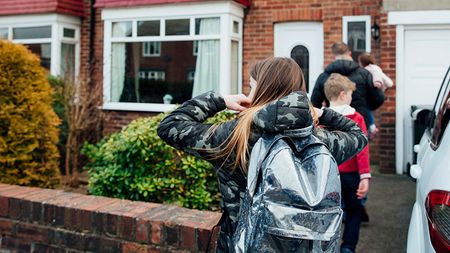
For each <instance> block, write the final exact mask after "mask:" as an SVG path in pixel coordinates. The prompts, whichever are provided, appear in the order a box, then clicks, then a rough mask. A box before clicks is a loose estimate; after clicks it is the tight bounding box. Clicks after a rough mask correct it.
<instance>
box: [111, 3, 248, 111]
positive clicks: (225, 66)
mask: <svg viewBox="0 0 450 253" xmlns="http://www.w3.org/2000/svg"><path fill="white" fill-rule="evenodd" d="M212 17H218V18H220V33H219V34H217V35H195V18H212ZM243 17H244V10H243V6H242V5H239V4H237V3H234V2H231V1H217V2H215V1H214V2H206V3H201V2H200V3H189V4H186V3H184V4H183V3H180V4H170V5H155V6H145V7H134V8H133V7H132V8H126V9H125V8H121V9H104V10H102V20H103V21H104V49H103V50H104V54H103V55H104V65H103V106H102V108H103V109H104V110H126V111H152V112H163V111H170V110H173V109H174V108H175V105H171V104H163V103H126V102H111V87H110V85H111V44H112V43H113V42H147V41H160V42H165V41H186V40H188V41H195V40H219V44H220V50H219V51H220V53H221V55H220V58H219V59H220V69H219V70H220V76H219V82H220V83H219V89H220V90H219V91H218V92H219V93H221V94H224V95H226V94H229V93H230V88H231V85H230V84H231V77H230V73H231V69H230V63H231V40H232V38H233V39H235V40H238V41H239V68H238V70H239V71H238V72H239V87H238V89H239V90H242V19H243ZM187 18H189V19H190V34H189V35H169V36H166V35H165V20H166V19H187ZM146 20H161V22H160V26H161V27H160V36H137V22H138V21H146ZM232 20H237V21H238V22H239V23H240V24H241V27H240V32H239V34H232V25H233V23H232ZM120 21H132V28H133V29H132V30H133V34H132V36H131V37H126V38H113V37H112V36H111V35H112V29H111V28H112V23H113V22H120ZM222 52H228V53H222Z"/></svg>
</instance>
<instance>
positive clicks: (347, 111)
mask: <svg viewBox="0 0 450 253" xmlns="http://www.w3.org/2000/svg"><path fill="white" fill-rule="evenodd" d="M330 109H332V110H333V111H335V112H338V113H340V114H342V115H344V116H347V115H352V114H355V112H356V110H355V108H353V107H351V106H350V105H338V106H330Z"/></svg>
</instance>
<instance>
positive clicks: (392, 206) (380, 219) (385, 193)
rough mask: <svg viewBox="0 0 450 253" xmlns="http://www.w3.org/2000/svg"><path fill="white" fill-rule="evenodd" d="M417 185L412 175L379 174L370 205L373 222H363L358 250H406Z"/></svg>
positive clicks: (371, 252) (373, 252) (373, 182)
mask: <svg viewBox="0 0 450 253" xmlns="http://www.w3.org/2000/svg"><path fill="white" fill-rule="evenodd" d="M415 187H416V184H415V182H413V181H412V179H411V178H410V177H408V176H400V175H389V174H375V175H374V176H373V179H372V180H371V184H370V190H369V200H368V201H367V203H366V208H367V211H368V213H369V216H370V222H369V223H366V224H363V225H362V227H361V232H360V239H359V243H358V247H357V252H358V253H405V252H406V239H407V235H408V226H409V219H410V217H411V210H412V207H413V204H414V201H415V191H416V190H415V189H416V188H415Z"/></svg>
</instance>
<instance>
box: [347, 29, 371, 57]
mask: <svg viewBox="0 0 450 253" xmlns="http://www.w3.org/2000/svg"><path fill="white" fill-rule="evenodd" d="M366 32H367V31H366V22H365V21H355V22H348V23H347V45H348V47H349V48H350V50H351V51H352V57H353V59H354V60H355V61H358V56H359V55H360V54H361V53H362V52H365V51H366V50H367V49H366Z"/></svg>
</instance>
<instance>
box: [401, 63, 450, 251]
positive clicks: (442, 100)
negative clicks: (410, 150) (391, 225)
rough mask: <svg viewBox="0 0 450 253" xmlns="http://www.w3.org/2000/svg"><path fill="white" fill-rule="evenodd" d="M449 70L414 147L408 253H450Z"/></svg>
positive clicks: (411, 171) (411, 170)
mask: <svg viewBox="0 0 450 253" xmlns="http://www.w3.org/2000/svg"><path fill="white" fill-rule="evenodd" d="M449 119H450V68H449V69H448V70H447V74H446V76H445V78H444V81H443V83H442V86H441V89H440V91H439V94H438V96H437V99H436V103H435V105H434V107H433V109H432V110H431V111H430V112H429V117H427V120H426V122H423V123H425V124H427V128H426V130H425V133H424V135H423V137H422V139H421V140H420V143H419V144H417V145H415V146H414V151H415V152H417V164H414V165H412V166H411V169H410V173H411V176H412V177H413V178H415V179H417V186H416V188H417V189H416V202H415V203H414V207H413V211H412V215H411V221H410V223H409V231H408V244H407V252H408V253H416V252H418V253H432V252H438V253H444V252H446V253H447V252H450V126H448V123H449Z"/></svg>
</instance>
